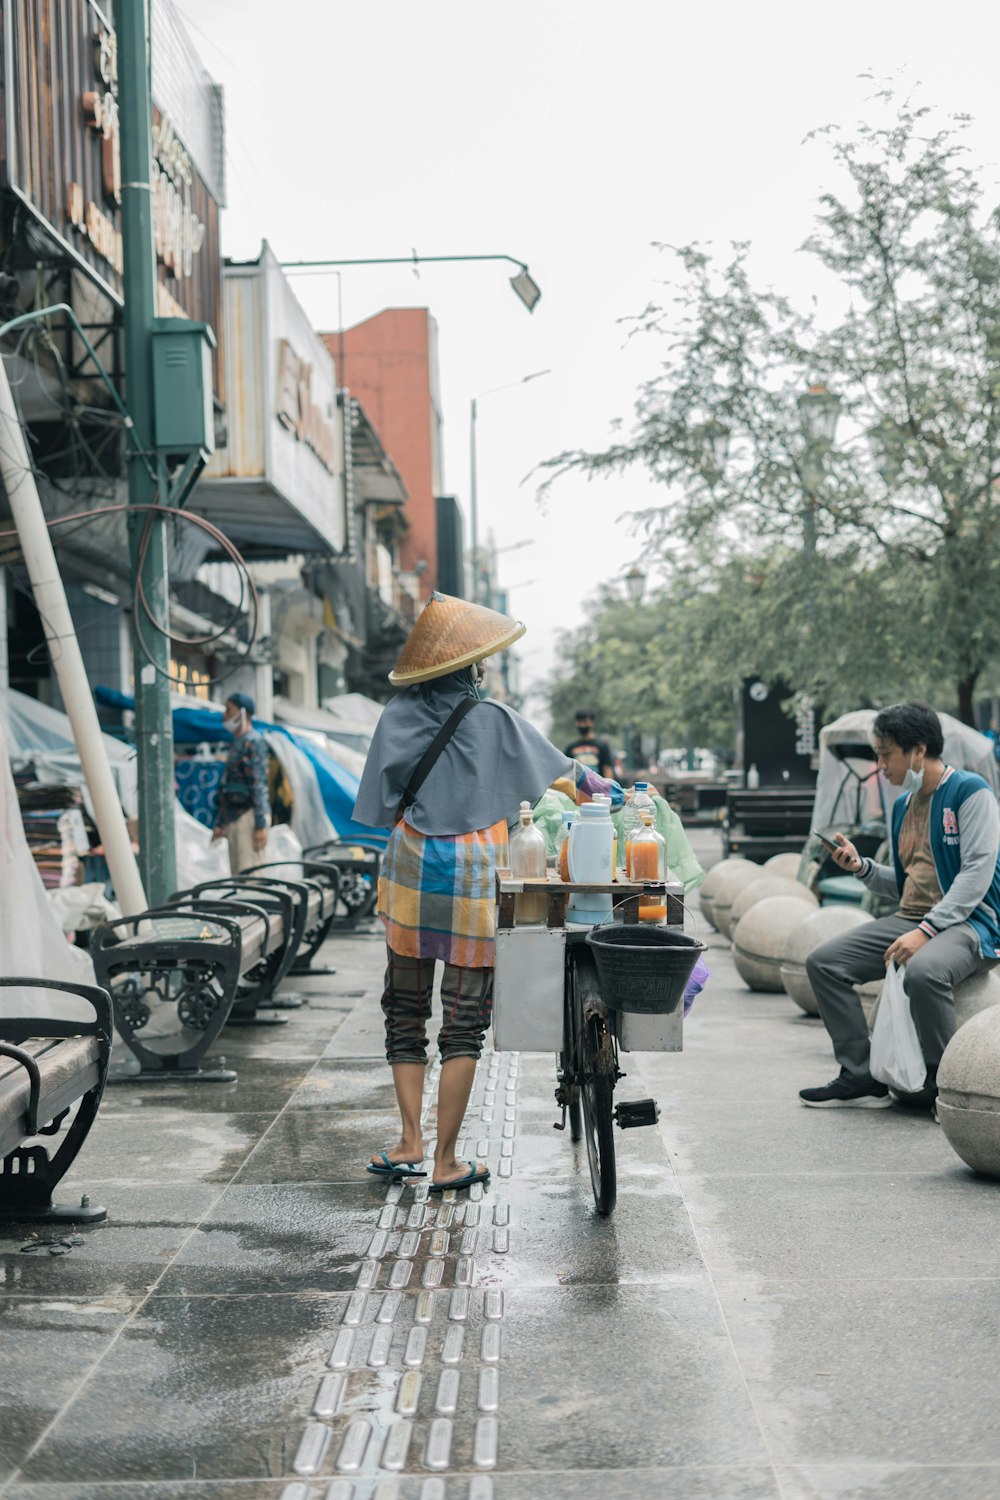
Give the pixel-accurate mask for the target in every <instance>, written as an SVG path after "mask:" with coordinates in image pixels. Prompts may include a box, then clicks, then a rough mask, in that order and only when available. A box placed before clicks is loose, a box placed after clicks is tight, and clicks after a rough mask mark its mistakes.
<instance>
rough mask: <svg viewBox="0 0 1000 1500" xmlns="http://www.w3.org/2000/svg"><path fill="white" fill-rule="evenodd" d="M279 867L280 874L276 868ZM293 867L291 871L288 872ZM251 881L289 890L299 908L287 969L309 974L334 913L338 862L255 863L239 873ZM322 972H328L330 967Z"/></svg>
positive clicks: (311, 971)
mask: <svg viewBox="0 0 1000 1500" xmlns="http://www.w3.org/2000/svg"><path fill="white" fill-rule="evenodd" d="M279 870H280V871H281V872H282V873H281V875H278V874H277V873H276V872H277V871H279ZM293 871H294V875H292V874H291V873H290V872H293ZM239 878H240V879H241V880H248V881H249V882H250V883H251V884H253V885H258V884H263V885H266V886H268V887H270V886H274V885H278V886H286V887H288V888H289V889H291V890H292V892H293V895H294V896H295V899H296V905H297V907H300V908H301V915H302V921H301V929H302V930H301V933H300V936H299V940H298V945H297V948H296V952H295V958H294V959H293V961H292V965H291V968H290V970H289V972H290V973H291V974H310V973H317V972H319V971H317V970H315V969H313V967H312V961H313V959H314V958H315V957H316V954H317V953H318V952H319V950H320V948H321V947H322V946H323V944H324V942H325V941H326V939H327V937H328V936H329V933H330V929H331V927H332V926H333V922H334V918H335V917H336V914H337V902H338V899H339V897H340V886H341V876H340V870H339V868H338V866H337V865H336V864H334V863H328V862H326V861H324V860H320V859H316V860H312V859H306V858H305V857H304V856H303V858H302V859H283V860H276V861H275V862H274V863H273V864H266V865H257V866H255V868H254V869H252V870H245V871H244V872H243V873H242V875H241V876H240V877H239ZM322 972H329V973H332V972H333V971H332V970H328V971H327V970H325V971H322Z"/></svg>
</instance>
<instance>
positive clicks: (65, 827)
mask: <svg viewBox="0 0 1000 1500" xmlns="http://www.w3.org/2000/svg"><path fill="white" fill-rule="evenodd" d="M14 784H15V786H16V788H17V801H18V806H19V808H20V812H21V822H22V824H23V825H24V833H25V837H26V839H27V841H28V848H29V849H30V850H31V857H32V859H33V860H34V861H35V867H36V869H37V870H38V873H39V875H40V876H41V878H42V884H43V885H44V886H45V888H46V890H57V889H60V888H63V887H66V886H73V885H79V884H80V882H81V880H82V879H83V865H82V862H81V861H82V859H83V856H84V855H85V854H87V853H88V852H89V850H90V840H89V838H88V836H87V827H86V824H85V822H84V816H83V810H82V808H83V799H82V797H81V795H80V791H79V789H78V788H77V787H72V786H53V785H46V784H45V783H44V782H40V781H38V780H37V779H36V776H35V769H34V766H32V765H26V766H23V767H22V768H21V769H20V770H19V771H17V772H16V773H15V776H14Z"/></svg>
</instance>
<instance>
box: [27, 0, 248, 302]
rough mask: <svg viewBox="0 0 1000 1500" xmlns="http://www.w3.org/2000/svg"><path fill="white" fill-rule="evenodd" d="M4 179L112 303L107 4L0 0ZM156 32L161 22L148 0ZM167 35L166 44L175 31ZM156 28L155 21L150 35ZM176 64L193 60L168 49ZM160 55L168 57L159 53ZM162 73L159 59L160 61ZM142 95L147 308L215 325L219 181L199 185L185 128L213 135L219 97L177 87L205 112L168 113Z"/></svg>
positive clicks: (117, 260)
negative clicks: (146, 149) (151, 284)
mask: <svg viewBox="0 0 1000 1500" xmlns="http://www.w3.org/2000/svg"><path fill="white" fill-rule="evenodd" d="M2 10H3V88H4V111H3V117H4V140H3V152H2V157H3V159H2V162H0V172H2V182H3V186H4V187H5V188H6V189H7V190H8V191H10V192H12V193H13V194H15V195H16V197H17V198H18V199H19V200H20V201H21V203H22V204H23V205H24V207H25V208H26V209H27V211H28V212H29V213H30V214H31V216H32V217H33V218H34V219H35V220H36V221H37V222H38V223H40V224H41V226H42V228H43V230H44V233H45V235H46V237H47V238H48V239H49V240H50V241H51V242H52V243H53V247H54V249H55V248H57V247H58V249H59V250H61V251H62V253H63V255H64V256H65V258H66V259H68V260H69V261H70V262H71V263H72V264H73V265H75V267H76V268H77V269H79V270H81V271H83V272H85V273H86V275H87V276H88V277H89V278H90V279H91V280H92V281H93V282H95V283H96V284H97V285H98V286H99V287H100V288H102V289H103V291H104V292H105V293H106V294H107V295H108V296H109V297H110V298H111V299H112V300H113V301H114V302H116V303H118V304H120V303H121V301H122V274H121V273H122V235H121V157H120V145H119V121H118V57H117V46H116V40H115V33H114V28H113V26H112V24H111V19H110V5H109V6H108V7H107V9H105V8H103V7H102V6H100V5H98V4H97V3H95V0H2ZM156 11H157V12H158V13H161V21H160V27H159V30H160V34H161V35H162V36H166V35H167V32H166V31H165V30H164V28H165V26H167V24H168V21H171V20H172V18H171V17H170V15H169V7H168V6H167V5H166V0H157V3H156ZM174 26H175V29H174V30H173V31H172V32H171V33H170V35H171V38H172V39H173V40H174V41H175V42H177V40H178V39H181V40H182V41H183V40H184V34H183V33H182V32H180V31H179V30H177V29H176V24H175V23H174ZM155 41H156V28H155V27H154V43H155ZM172 50H173V54H174V63H173V65H175V66H186V67H188V68H189V69H195V70H198V69H200V64H198V63H197V60H196V59H194V58H192V57H191V56H188V57H187V58H184V57H183V55H181V56H180V62H179V63H178V62H177V60H176V59H177V56H178V48H177V46H175V47H174V48H173V49H172ZM168 61H169V60H168ZM159 73H160V77H161V78H163V77H164V76H165V75H164V68H163V67H161V68H160V70H159ZM156 82H157V69H156V68H155V66H154V101H153V181H152V187H153V222H154V232H155V240H156V261H157V312H158V314H159V315H160V316H161V317H190V318H194V319H197V320H198V321H200V322H204V323H207V324H209V326H210V327H211V328H213V329H214V330H216V331H217V330H218V328H219V310H220V301H221V279H220V278H221V262H220V253H219V195H220V191H221V190H220V188H219V187H218V185H216V186H214V187H213V186H210V185H209V183H208V182H207V181H206V178H205V175H204V174H203V172H202V171H200V170H199V166H198V165H196V163H195V161H194V159H193V158H192V155H191V153H190V151H189V150H188V149H187V147H186V145H185V138H186V136H187V135H188V134H189V133H190V135H191V136H192V137H195V138H197V139H199V140H206V139H212V138H218V139H219V140H220V142H221V113H220V112H219V110H220V105H219V97H218V93H217V91H216V90H214V87H213V86H212V85H211V83H210V80H207V78H206V80H205V82H206V86H205V88H203V89H202V90H200V91H197V90H192V89H190V88H189V89H187V90H184V89H181V88H178V89H176V90H173V92H174V93H175V94H176V96H177V97H178V98H181V99H186V100H192V99H194V100H195V101H196V102H195V103H194V104H192V105H191V108H193V109H195V110H203V111H207V112H209V114H211V113H212V112H213V111H214V112H215V113H214V115H213V116H212V118H210V119H187V120H185V119H175V118H173V117H172V116H171V114H169V113H168V112H167V109H166V108H165V107H163V105H162V103H161V101H159V100H158V99H157V97H156Z"/></svg>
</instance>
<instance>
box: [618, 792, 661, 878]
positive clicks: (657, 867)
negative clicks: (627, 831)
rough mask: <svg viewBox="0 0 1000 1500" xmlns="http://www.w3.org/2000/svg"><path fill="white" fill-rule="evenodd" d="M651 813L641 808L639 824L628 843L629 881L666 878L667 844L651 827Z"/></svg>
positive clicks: (649, 810)
mask: <svg viewBox="0 0 1000 1500" xmlns="http://www.w3.org/2000/svg"><path fill="white" fill-rule="evenodd" d="M653 816H654V815H653V812H652V810H651V809H648V808H643V809H642V811H641V812H640V814H639V818H640V823H639V828H638V831H637V832H636V833H634V834H633V835H632V838H631V839H630V840H629V843H628V850H627V858H628V872H629V878H630V879H631V880H665V879H666V878H667V844H666V840H665V839H664V838H663V836H662V834H659V833H657V831H656V829H655V828H654V827H653Z"/></svg>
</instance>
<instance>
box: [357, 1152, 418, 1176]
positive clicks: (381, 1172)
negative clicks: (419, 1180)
mask: <svg viewBox="0 0 1000 1500" xmlns="http://www.w3.org/2000/svg"><path fill="white" fill-rule="evenodd" d="M379 1155H380V1156H381V1158H382V1161H381V1162H374V1161H370V1162H369V1163H368V1167H367V1170H368V1171H369V1172H370V1173H371V1174H372V1176H373V1177H426V1176H427V1173H426V1172H420V1171H418V1170H417V1168H418V1167H422V1166H423V1157H421V1158H420V1160H419V1161H391V1160H390V1158H389V1153H388V1151H380V1152H379Z"/></svg>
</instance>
